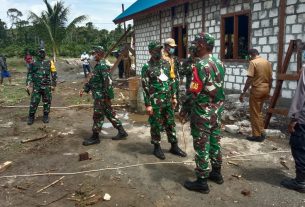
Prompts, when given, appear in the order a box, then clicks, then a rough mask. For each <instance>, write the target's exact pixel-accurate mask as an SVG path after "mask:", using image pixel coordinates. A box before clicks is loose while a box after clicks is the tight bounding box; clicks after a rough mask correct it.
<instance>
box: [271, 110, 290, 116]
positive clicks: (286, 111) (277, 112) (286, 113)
mask: <svg viewBox="0 0 305 207" xmlns="http://www.w3.org/2000/svg"><path fill="white" fill-rule="evenodd" d="M288 111H289V110H288V109H276V108H275V109H268V112H269V113H272V114H279V115H283V116H287V115H288Z"/></svg>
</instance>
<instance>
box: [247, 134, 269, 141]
mask: <svg viewBox="0 0 305 207" xmlns="http://www.w3.org/2000/svg"><path fill="white" fill-rule="evenodd" d="M265 139H266V136H264V135H263V136H252V137H247V140H249V141H251V142H263V141H264V140H265Z"/></svg>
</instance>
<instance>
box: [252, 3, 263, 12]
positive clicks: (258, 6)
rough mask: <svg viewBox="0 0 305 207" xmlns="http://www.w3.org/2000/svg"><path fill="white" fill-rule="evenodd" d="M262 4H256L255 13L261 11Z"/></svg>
mask: <svg viewBox="0 0 305 207" xmlns="http://www.w3.org/2000/svg"><path fill="white" fill-rule="evenodd" d="M261 9H262V4H261V3H255V4H254V6H253V11H261Z"/></svg>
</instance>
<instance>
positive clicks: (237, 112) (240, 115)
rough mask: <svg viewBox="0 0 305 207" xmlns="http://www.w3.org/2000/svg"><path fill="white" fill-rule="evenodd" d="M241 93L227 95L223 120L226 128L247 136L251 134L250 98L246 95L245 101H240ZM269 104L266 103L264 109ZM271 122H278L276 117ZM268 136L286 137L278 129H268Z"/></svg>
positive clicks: (228, 130)
mask: <svg viewBox="0 0 305 207" xmlns="http://www.w3.org/2000/svg"><path fill="white" fill-rule="evenodd" d="M239 95H240V94H229V95H227V96H226V102H225V105H224V107H225V110H224V112H223V116H222V121H223V123H224V130H225V131H226V132H229V133H231V134H242V135H245V136H249V135H251V131H252V129H251V123H250V121H249V118H250V114H249V99H248V98H247V97H246V98H245V100H244V102H243V103H241V102H240V101H239ZM266 109H267V106H266V104H265V107H264V111H266ZM271 122H276V118H272V120H271ZM265 133H266V136H268V137H279V138H285V137H286V135H285V134H283V133H282V132H281V131H280V130H278V129H266V130H265Z"/></svg>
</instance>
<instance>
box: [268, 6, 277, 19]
mask: <svg viewBox="0 0 305 207" xmlns="http://www.w3.org/2000/svg"><path fill="white" fill-rule="evenodd" d="M278 13H279V12H278V8H274V9H271V10H270V12H269V17H278Z"/></svg>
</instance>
